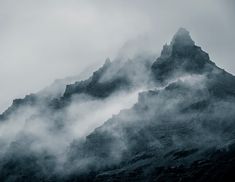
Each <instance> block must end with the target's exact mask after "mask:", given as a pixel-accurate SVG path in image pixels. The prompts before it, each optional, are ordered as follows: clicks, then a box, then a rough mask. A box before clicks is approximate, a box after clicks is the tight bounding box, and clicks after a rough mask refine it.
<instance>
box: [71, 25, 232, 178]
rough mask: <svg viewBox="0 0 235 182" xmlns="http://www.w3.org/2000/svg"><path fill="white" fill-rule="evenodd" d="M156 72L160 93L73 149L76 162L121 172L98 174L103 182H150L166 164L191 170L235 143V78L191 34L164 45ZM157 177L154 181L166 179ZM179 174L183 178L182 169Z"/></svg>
mask: <svg viewBox="0 0 235 182" xmlns="http://www.w3.org/2000/svg"><path fill="white" fill-rule="evenodd" d="M152 71H153V74H154V76H155V79H156V81H157V82H159V83H161V84H162V87H161V88H160V89H156V90H150V91H146V92H144V93H141V94H140V95H139V101H138V103H137V104H136V105H135V106H134V107H133V108H131V109H129V110H124V111H122V112H121V113H120V114H118V115H116V116H114V117H113V118H111V119H110V120H108V121H107V122H106V123H105V124H104V125H102V126H101V127H99V128H97V129H95V131H94V132H93V133H91V134H90V135H88V136H87V138H86V141H85V142H84V143H78V144H76V145H74V146H75V147H74V146H73V147H72V152H71V155H72V157H71V159H72V160H71V161H70V162H71V163H72V162H74V161H75V163H79V160H80V157H81V158H82V159H83V160H84V158H87V159H89V161H90V163H88V167H87V168H88V169H97V168H98V170H97V171H99V172H98V173H101V172H100V171H106V170H108V169H110V168H113V169H115V168H117V169H118V170H117V169H116V170H114V171H112V172H106V173H104V174H100V175H98V176H97V181H136V180H137V181H138V180H140V181H145V180H146V175H147V176H149V175H150V173H151V171H154V170H153V168H162V169H164V168H165V167H166V166H179V165H183V166H184V167H182V170H186V169H187V167H186V166H188V165H189V166H191V165H193V162H195V161H198V160H202V161H203V160H206V159H207V158H210V157H209V156H211V155H214V153H216V152H217V151H218V150H223V149H225V148H227V146H229V145H231V144H232V143H233V142H234V139H235V132H234V128H235V114H234V112H233V111H234V109H235V86H234V85H235V77H234V76H232V75H231V74H229V73H227V72H225V71H224V70H222V69H220V68H218V67H217V66H216V65H215V64H214V63H213V62H211V61H210V59H209V56H208V54H207V53H205V52H204V51H202V50H201V48H200V47H198V46H196V45H195V44H194V42H193V41H192V39H191V37H190V36H189V33H188V31H186V30H185V29H180V30H179V31H178V32H177V33H176V35H175V36H174V38H173V40H172V42H171V44H170V45H169V46H164V48H163V51H162V54H161V56H160V57H159V58H158V59H157V60H156V62H154V63H153V65H152ZM77 147H78V148H79V149H78V150H77V149H76V148H77ZM208 151H209V152H208ZM224 153H225V154H223V155H227V154H226V152H224ZM232 153H234V151H233V152H232ZM229 155H231V154H229ZM76 156H77V158H76ZM213 160H214V159H213ZM133 161H134V162H133ZM221 163H223V162H221ZM210 165H213V162H212V164H210ZM112 166H114V167H112ZM115 166H118V167H115ZM131 166H132V167H131ZM217 166H218V165H217ZM232 166H234V164H233V165H232ZM230 167H231V166H230ZM192 168H193V167H192ZM199 168H200V165H199ZM221 168H223V166H222V164H221ZM139 170H140V171H139ZM189 170H190V168H189ZM203 170H204V173H207V172H209V171H207V170H206V169H203ZM208 170H210V168H208ZM217 170H219V169H217ZM91 171H92V170H91ZM95 171H96V170H95ZM141 171H142V172H141ZM155 172H156V171H155ZM98 173H97V174H98ZM138 175H139V178H138ZM151 175H152V178H151V176H150V178H149V181H153V179H155V178H156V179H158V178H160V177H159V176H154V175H156V174H154V173H151ZM159 175H163V176H164V177H163V178H162V181H172V180H173V179H172V178H171V177H170V176H169V175H170V174H168V171H167V170H166V171H163V172H162V174H161V173H160V172H159ZM174 175H180V174H177V170H176V172H175V173H174ZM181 175H184V174H183V173H182V174H181ZM202 175H203V174H202ZM210 175H212V173H210ZM136 177H137V178H136ZM168 177H169V178H168ZM194 177H195V176H194ZM195 178H196V177H195ZM180 179H181V178H180V177H179V178H178V180H180ZM202 179H206V178H202ZM178 180H176V181H178ZM194 180H196V179H194ZM173 181H174V180H173Z"/></svg>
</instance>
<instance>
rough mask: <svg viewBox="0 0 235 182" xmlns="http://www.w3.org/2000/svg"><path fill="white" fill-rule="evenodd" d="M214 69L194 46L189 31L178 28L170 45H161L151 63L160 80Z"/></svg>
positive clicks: (206, 55) (205, 54)
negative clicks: (155, 58)
mask: <svg viewBox="0 0 235 182" xmlns="http://www.w3.org/2000/svg"><path fill="white" fill-rule="evenodd" d="M213 69H215V64H214V63H213V62H211V61H210V59H209V56H208V54H207V53H206V52H204V51H203V50H202V49H201V48H200V47H198V46H196V45H195V43H194V41H193V40H192V39H191V37H190V35H189V32H188V31H187V30H185V29H182V28H181V29H180V30H179V31H178V32H177V33H176V34H175V36H174V38H173V40H172V42H171V44H170V45H165V46H164V47H163V50H162V53H161V56H160V57H159V58H157V60H156V61H155V62H154V63H153V65H152V70H153V74H154V75H155V78H156V80H160V81H162V82H164V81H167V80H169V79H173V78H175V77H179V76H182V75H186V74H203V73H208V72H211V71H212V70H213Z"/></svg>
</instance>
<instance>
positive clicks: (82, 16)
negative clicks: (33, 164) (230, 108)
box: [0, 0, 235, 111]
mask: <svg viewBox="0 0 235 182" xmlns="http://www.w3.org/2000/svg"><path fill="white" fill-rule="evenodd" d="M233 4H234V3H233V1H232V0H230V1H229V0H225V1H219V0H208V1H203V0H199V1H186V0H180V1H177V2H176V1H174V2H172V1H170V0H167V1H166V0H164V1H163V0H158V1H153V0H147V1H140V0H137V1H135V2H133V1H130V0H128V1H124V0H121V1H113V0H111V1H108V0H102V1H92V2H88V1H85V0H80V1H74V0H71V1H66V2H65V1H62V0H59V1H45V0H42V1H29V0H23V1H17V0H2V1H1V2H0V26H1V30H0V60H1V71H0V84H1V94H0V111H3V110H5V109H6V108H7V107H8V106H9V105H10V104H11V102H12V100H13V99H14V98H19V97H23V96H24V95H26V94H29V93H32V92H33V93H35V92H38V91H39V90H41V89H42V88H44V87H46V86H48V85H50V84H51V83H52V82H53V81H54V80H55V79H58V78H65V77H68V76H74V75H80V74H84V70H87V72H92V71H93V70H95V69H96V68H98V67H99V66H100V65H101V64H102V63H103V62H104V60H105V59H106V57H110V58H111V60H112V59H116V58H118V57H130V58H131V57H133V56H134V55H135V54H136V53H140V52H145V53H149V54H152V53H154V54H159V53H160V50H161V48H162V45H163V44H164V43H165V42H166V41H167V40H168V41H170V38H171V36H172V34H173V33H174V32H175V31H176V30H177V29H178V28H179V27H181V26H183V27H186V28H187V29H188V30H190V31H191V34H192V35H193V37H195V41H196V43H200V45H202V47H203V49H205V50H206V51H207V52H210V56H211V59H212V60H213V61H215V62H216V63H217V64H218V65H219V66H221V67H222V68H225V69H226V70H228V71H230V72H232V73H235V64H234V61H233V59H234V58H233V50H234V48H235V36H234V33H233V30H234V26H235V24H234V23H233V20H234V16H235V14H234V8H233V6H232V5H233ZM85 72H86V71H85Z"/></svg>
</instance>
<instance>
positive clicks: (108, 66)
mask: <svg viewBox="0 0 235 182" xmlns="http://www.w3.org/2000/svg"><path fill="white" fill-rule="evenodd" d="M152 60H153V58H152V57H151V56H150V57H148V56H144V57H141V56H139V57H136V58H134V59H133V60H127V61H123V60H118V61H114V62H111V61H110V60H109V59H107V60H106V62H105V64H104V65H103V66H102V67H101V68H100V69H99V70H97V71H95V72H94V73H93V75H92V76H90V77H89V78H88V79H86V80H83V81H76V82H75V83H73V84H69V85H65V86H66V87H65V88H64V89H63V88H61V87H63V86H64V84H63V82H65V83H66V82H68V81H66V80H62V81H61V82H62V83H53V85H51V86H50V87H49V88H47V89H45V90H43V91H41V92H39V93H36V94H29V95H27V96H25V98H22V99H15V100H14V101H13V103H12V105H11V106H10V107H9V108H8V109H7V110H6V111H4V112H3V113H2V114H1V115H0V121H1V120H2V121H3V120H7V119H8V118H10V117H11V115H14V113H16V112H17V111H18V110H22V109H23V108H24V107H37V106H40V108H43V107H44V108H48V109H53V111H54V112H56V111H57V110H58V109H63V108H64V107H66V106H68V105H69V104H70V103H71V100H72V97H73V96H76V95H79V94H86V95H89V96H91V97H94V99H104V98H107V97H109V96H110V95H111V94H113V93H115V92H118V91H128V90H131V89H132V90H133V89H137V88H140V87H147V86H148V84H149V82H150V81H151V78H150V74H151V71H150V69H149V68H150V67H151V64H152V62H153V61H152ZM54 88H55V89H56V90H55V91H54V93H51V92H52V91H51V90H50V89H54ZM61 90H64V91H63V93H62V94H61ZM57 92H58V93H57ZM21 112H22V111H21ZM42 112H44V110H42Z"/></svg>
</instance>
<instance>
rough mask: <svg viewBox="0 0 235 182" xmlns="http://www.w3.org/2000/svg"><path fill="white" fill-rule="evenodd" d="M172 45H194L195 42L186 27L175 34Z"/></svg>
mask: <svg viewBox="0 0 235 182" xmlns="http://www.w3.org/2000/svg"><path fill="white" fill-rule="evenodd" d="M170 45H171V46H181V47H182V46H183V47H184V46H194V45H195V42H194V41H193V40H192V38H191V36H190V33H189V31H188V30H186V29H185V28H180V29H179V30H178V31H177V32H176V34H175V35H174V37H173V39H172V41H171V44H170Z"/></svg>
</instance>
